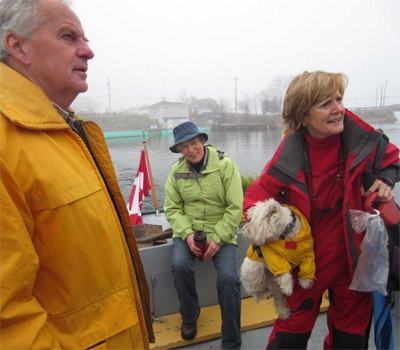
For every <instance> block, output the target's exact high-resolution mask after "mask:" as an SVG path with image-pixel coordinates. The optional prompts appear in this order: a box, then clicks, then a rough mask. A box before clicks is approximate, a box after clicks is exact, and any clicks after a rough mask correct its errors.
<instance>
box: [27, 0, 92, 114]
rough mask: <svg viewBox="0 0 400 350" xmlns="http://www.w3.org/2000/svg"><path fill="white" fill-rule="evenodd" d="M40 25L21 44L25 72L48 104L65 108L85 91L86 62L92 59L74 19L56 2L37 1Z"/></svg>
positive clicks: (67, 8) (79, 26) (63, 6)
mask: <svg viewBox="0 0 400 350" xmlns="http://www.w3.org/2000/svg"><path fill="white" fill-rule="evenodd" d="M38 12H39V14H40V16H41V19H42V22H43V24H42V25H41V26H40V27H39V28H38V29H37V30H36V32H35V33H33V35H32V36H31V37H30V38H28V39H26V40H25V41H24V44H23V45H24V49H25V52H26V55H27V58H28V66H27V70H28V72H29V75H30V77H31V79H32V80H33V82H34V83H35V84H37V85H38V86H40V87H41V88H42V90H43V91H44V93H45V94H46V95H47V97H49V99H50V100H51V101H52V102H55V103H56V104H58V105H59V106H60V107H62V108H67V107H69V105H70V104H71V103H72V101H73V100H74V99H75V97H76V96H77V95H78V94H79V93H81V92H85V91H86V90H87V89H88V85H87V83H86V77H87V75H86V71H87V69H88V60H90V59H92V58H93V57H94V54H93V51H92V50H91V49H90V48H89V46H88V44H87V39H86V38H85V35H84V31H83V28H82V25H81V23H80V21H79V19H78V17H77V16H76V15H75V14H74V13H73V12H72V10H71V9H70V8H69V7H68V6H66V5H65V4H63V3H61V2H59V1H58V0H41V1H39V5H38Z"/></svg>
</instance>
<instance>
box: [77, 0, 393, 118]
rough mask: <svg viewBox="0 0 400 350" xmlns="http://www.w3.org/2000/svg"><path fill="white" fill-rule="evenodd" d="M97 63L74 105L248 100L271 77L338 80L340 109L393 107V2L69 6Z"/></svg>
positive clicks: (260, 0)
mask: <svg viewBox="0 0 400 350" xmlns="http://www.w3.org/2000/svg"><path fill="white" fill-rule="evenodd" d="M72 8H73V10H74V11H75V12H76V14H77V15H78V16H79V18H80V19H81V22H82V25H83V27H84V29H85V32H86V35H87V37H88V38H89V40H90V45H91V48H92V49H93V51H94V52H95V57H94V59H93V60H92V61H90V62H89V73H88V74H89V78H88V83H89V90H88V92H86V93H85V94H82V95H81V96H80V97H78V99H77V101H76V103H75V105H76V106H79V107H80V106H81V105H84V104H90V105H91V106H92V107H93V106H96V107H97V108H98V110H99V111H102V112H104V111H105V110H106V109H107V108H108V106H109V99H108V94H109V92H108V87H107V82H108V79H109V80H110V91H111V110H112V111H118V110H120V109H124V108H129V107H134V106H138V105H143V104H146V105H150V104H153V103H156V102H159V101H160V100H161V99H162V98H165V99H166V100H167V101H180V100H181V98H182V93H183V91H184V92H185V93H186V95H187V96H190V95H194V96H196V97H197V98H206V97H211V98H214V99H216V100H220V99H225V100H228V101H230V103H231V105H232V106H233V105H234V100H235V77H236V78H237V94H238V99H239V100H240V99H242V98H243V97H244V96H245V95H248V96H250V97H252V98H254V96H256V95H258V94H259V93H260V92H261V91H262V90H264V89H266V88H267V87H268V84H269V83H270V82H271V80H272V79H273V78H274V77H276V76H290V75H295V74H298V73H301V72H303V71H305V70H308V71H313V70H325V71H332V72H343V73H346V74H347V75H348V77H349V80H350V83H349V87H348V89H347V91H346V94H345V104H346V106H348V107H357V106H367V107H370V106H374V105H375V104H376V95H377V91H378V104H379V103H380V99H381V90H382V92H383V91H384V88H383V89H382V88H381V87H382V86H385V85H386V98H385V104H393V103H400V39H399V37H400V20H399V18H400V1H399V0H334V1H331V0H74V1H73V5H72Z"/></svg>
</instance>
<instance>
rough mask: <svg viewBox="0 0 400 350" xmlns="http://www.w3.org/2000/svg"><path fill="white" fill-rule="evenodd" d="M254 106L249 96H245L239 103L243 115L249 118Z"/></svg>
mask: <svg viewBox="0 0 400 350" xmlns="http://www.w3.org/2000/svg"><path fill="white" fill-rule="evenodd" d="M251 104H252V99H251V98H250V96H249V95H244V97H243V99H242V100H241V101H240V102H239V109H240V110H241V111H242V113H243V114H244V115H246V116H248V115H249V114H250V112H251V108H250V105H251Z"/></svg>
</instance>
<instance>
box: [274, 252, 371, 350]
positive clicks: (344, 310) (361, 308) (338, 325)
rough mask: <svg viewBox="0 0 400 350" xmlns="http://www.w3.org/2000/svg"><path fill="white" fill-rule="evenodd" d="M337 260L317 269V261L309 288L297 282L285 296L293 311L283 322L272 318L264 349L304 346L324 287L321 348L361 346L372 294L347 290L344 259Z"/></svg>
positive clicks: (347, 278) (357, 347)
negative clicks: (325, 306) (324, 328)
mask: <svg viewBox="0 0 400 350" xmlns="http://www.w3.org/2000/svg"><path fill="white" fill-rule="evenodd" d="M340 260H341V261H342V263H341V264H336V263H335V264H333V263H331V266H323V264H322V265H321V264H320V266H319V268H318V264H317V275H316V280H315V281H314V285H313V286H312V288H310V289H306V290H304V289H302V288H300V286H299V285H298V284H297V283H296V285H295V287H294V292H293V294H292V295H291V296H290V297H288V298H287V303H288V307H289V308H290V309H291V310H293V311H294V312H293V313H292V314H291V316H290V317H289V319H288V320H286V321H283V320H281V319H277V320H276V321H275V323H274V329H273V331H272V334H271V336H270V339H269V343H268V345H267V349H305V348H306V347H307V341H308V339H309V337H310V335H311V331H312V329H313V327H314V323H315V320H316V318H317V317H318V314H319V307H320V303H321V301H322V299H321V298H322V296H323V293H324V292H325V290H327V289H328V290H329V299H330V305H329V308H328V313H327V322H328V328H329V334H328V335H327V337H326V338H325V342H324V349H363V348H364V344H365V332H366V329H367V326H368V324H369V321H370V316H371V312H372V298H371V294H370V293H360V292H355V291H353V290H349V289H348V286H349V284H350V282H351V279H350V273H349V271H348V266H347V259H345V258H344V259H340ZM340 260H339V261H340ZM331 262H332V261H331ZM335 262H337V260H336V261H335ZM318 271H319V273H318ZM295 279H296V278H295ZM296 310H297V311H296Z"/></svg>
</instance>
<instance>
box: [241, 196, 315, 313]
mask: <svg viewBox="0 0 400 350" xmlns="http://www.w3.org/2000/svg"><path fill="white" fill-rule="evenodd" d="M247 216H248V219H249V222H248V223H246V224H245V225H244V226H243V237H244V238H245V239H246V240H247V241H248V242H249V243H250V244H251V245H250V247H249V250H248V252H247V257H246V258H245V259H244V261H243V264H242V266H241V271H240V278H241V280H242V283H243V287H244V288H245V290H246V291H247V292H248V293H250V294H251V295H252V296H253V297H254V299H255V301H256V302H257V303H258V302H259V301H260V300H261V299H268V298H270V297H272V296H273V297H274V304H275V308H276V311H277V313H278V314H279V316H280V317H281V318H282V319H287V318H288V317H289V316H290V310H289V309H288V307H287V305H286V299H285V296H290V295H291V294H292V292H293V279H292V275H291V270H292V267H294V266H299V273H298V278H299V285H300V287H302V288H304V289H306V288H310V287H311V286H312V284H313V282H314V278H315V263H314V250H313V239H312V236H311V229H310V226H309V224H308V222H307V219H306V218H305V217H304V215H303V214H302V213H301V212H300V211H299V210H298V209H297V208H295V207H292V206H288V205H284V204H283V205H281V204H280V203H279V202H277V201H276V200H274V199H272V198H271V199H268V200H266V201H262V202H257V203H256V205H255V206H253V207H251V208H250V209H249V210H248V211H247Z"/></svg>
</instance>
